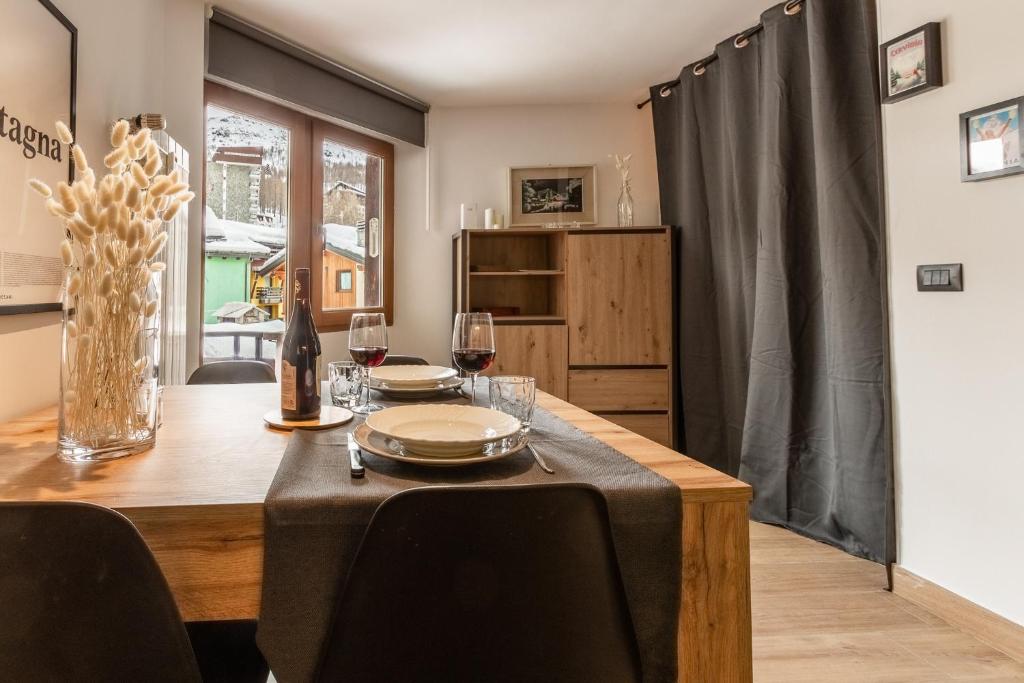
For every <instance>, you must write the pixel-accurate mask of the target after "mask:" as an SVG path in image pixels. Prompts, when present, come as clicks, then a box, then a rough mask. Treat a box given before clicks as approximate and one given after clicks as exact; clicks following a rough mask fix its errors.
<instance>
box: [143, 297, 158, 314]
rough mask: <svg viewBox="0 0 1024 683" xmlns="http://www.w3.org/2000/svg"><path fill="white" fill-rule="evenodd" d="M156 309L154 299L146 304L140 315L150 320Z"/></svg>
mask: <svg viewBox="0 0 1024 683" xmlns="http://www.w3.org/2000/svg"><path fill="white" fill-rule="evenodd" d="M156 308H157V302H156V299H154V300H152V301H149V302H147V303H146V308H145V310H144V311H143V312H142V313H143V315H144V316H146V317H147V318H152V317H153V315H154V314H155V313H156Z"/></svg>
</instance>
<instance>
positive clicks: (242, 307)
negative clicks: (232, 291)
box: [213, 301, 270, 320]
mask: <svg viewBox="0 0 1024 683" xmlns="http://www.w3.org/2000/svg"><path fill="white" fill-rule="evenodd" d="M254 311H255V312H256V314H257V315H258V316H259V318H260V319H261V320H266V319H267V318H269V317H270V314H269V313H267V312H266V311H265V310H263V309H262V308H260V307H259V306H256V305H255V304H250V303H248V302H245V301H229V302H227V303H226V304H224V305H223V306H221V307H220V308H218V309H217V310H216V311H214V312H213V315H214V317H217V318H241V317H242V316H243V315H245V314H246V313H250V312H254Z"/></svg>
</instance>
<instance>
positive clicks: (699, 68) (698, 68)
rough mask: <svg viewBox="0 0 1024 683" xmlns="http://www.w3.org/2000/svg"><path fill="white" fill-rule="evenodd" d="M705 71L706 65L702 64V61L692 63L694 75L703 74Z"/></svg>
mask: <svg viewBox="0 0 1024 683" xmlns="http://www.w3.org/2000/svg"><path fill="white" fill-rule="evenodd" d="M705 71H707V67H705V66H704V62H703V61H700V62H697V63H696V64H694V65H693V75H694V76H703V75H704V72H705Z"/></svg>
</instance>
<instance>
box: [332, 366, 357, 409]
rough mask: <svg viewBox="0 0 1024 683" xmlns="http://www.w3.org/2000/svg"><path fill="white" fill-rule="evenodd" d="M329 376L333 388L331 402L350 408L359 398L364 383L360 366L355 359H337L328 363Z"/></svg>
mask: <svg viewBox="0 0 1024 683" xmlns="http://www.w3.org/2000/svg"><path fill="white" fill-rule="evenodd" d="M327 377H328V380H329V385H330V388H331V403H333V404H334V405H336V406H344V407H346V408H348V407H351V406H352V405H354V404H355V402H356V401H358V400H359V394H360V392H361V391H362V388H363V385H362V380H361V377H360V371H359V366H358V365H356V364H355V362H354V361H350V360H336V361H332V362H330V363H328V364H327Z"/></svg>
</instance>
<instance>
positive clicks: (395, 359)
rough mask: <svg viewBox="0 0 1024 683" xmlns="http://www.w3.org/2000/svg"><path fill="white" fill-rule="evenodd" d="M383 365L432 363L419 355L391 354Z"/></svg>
mask: <svg viewBox="0 0 1024 683" xmlns="http://www.w3.org/2000/svg"><path fill="white" fill-rule="evenodd" d="M381 365H430V363H428V362H427V361H426V359H425V358H420V357H419V356H402V355H389V356H388V357H387V358H385V359H384V362H383V363H381Z"/></svg>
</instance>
